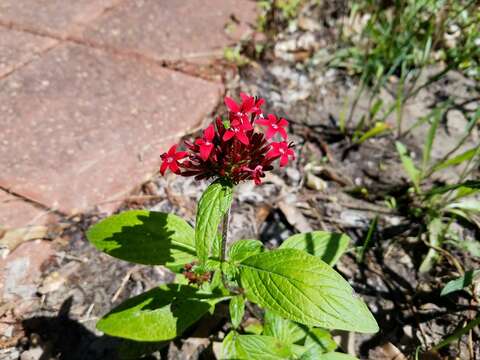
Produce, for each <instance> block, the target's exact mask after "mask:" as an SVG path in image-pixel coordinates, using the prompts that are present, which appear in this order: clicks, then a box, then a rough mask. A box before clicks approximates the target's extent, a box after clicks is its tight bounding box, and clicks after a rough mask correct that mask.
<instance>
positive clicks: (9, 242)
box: [0, 226, 48, 251]
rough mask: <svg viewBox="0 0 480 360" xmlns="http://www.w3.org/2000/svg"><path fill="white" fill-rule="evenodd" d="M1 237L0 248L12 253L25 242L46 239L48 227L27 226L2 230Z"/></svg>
mask: <svg viewBox="0 0 480 360" xmlns="http://www.w3.org/2000/svg"><path fill="white" fill-rule="evenodd" d="M2 231H3V236H2V237H1V238H0V247H4V248H7V249H8V250H10V251H13V250H14V249H15V248H16V247H17V246H18V245H20V244H21V243H23V242H25V241H30V240H35V239H43V238H46V237H47V234H48V227H46V226H28V227H24V228H17V229H2Z"/></svg>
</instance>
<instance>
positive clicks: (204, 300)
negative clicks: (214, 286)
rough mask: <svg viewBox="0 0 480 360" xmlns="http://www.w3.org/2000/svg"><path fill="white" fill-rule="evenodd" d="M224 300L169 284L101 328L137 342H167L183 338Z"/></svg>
mask: <svg viewBox="0 0 480 360" xmlns="http://www.w3.org/2000/svg"><path fill="white" fill-rule="evenodd" d="M221 300H223V298H221V297H218V296H216V295H212V294H206V293H202V292H200V291H199V290H198V289H196V288H194V287H191V286H187V285H177V284H169V285H163V286H160V287H157V288H154V289H152V290H150V291H147V292H145V293H143V294H141V295H138V296H135V297H133V298H131V299H129V300H127V301H125V302H124V303H123V304H121V305H120V306H118V307H116V308H115V309H113V310H112V311H111V312H109V313H108V314H107V315H105V316H104V317H103V318H102V319H101V320H100V321H99V322H98V323H97V328H98V329H99V330H100V331H103V332H104V333H106V334H108V335H111V336H116V337H121V338H126V339H131V340H137V341H163V340H170V339H173V338H175V337H176V336H178V335H180V334H181V333H182V332H183V331H184V330H185V329H187V328H188V327H189V326H190V325H192V324H193V323H195V322H196V321H198V320H199V319H200V318H201V317H202V316H203V315H205V314H206V313H207V312H208V311H209V310H210V309H212V308H213V307H214V306H215V304H216V303H217V302H219V301H221Z"/></svg>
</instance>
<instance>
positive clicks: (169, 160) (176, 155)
mask: <svg viewBox="0 0 480 360" xmlns="http://www.w3.org/2000/svg"><path fill="white" fill-rule="evenodd" d="M187 155H188V153H187V152H185V151H179V152H177V145H173V146H172V147H171V148H170V150H168V152H166V153H163V154H162V155H161V156H160V157H161V158H162V160H163V161H162V165H161V166H160V173H161V174H162V175H165V171H167V169H170V170H172V172H174V173H175V174H180V168H179V165H180V163H179V162H178V160H181V159H183V158H185V157H187Z"/></svg>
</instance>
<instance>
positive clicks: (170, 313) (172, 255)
mask: <svg viewBox="0 0 480 360" xmlns="http://www.w3.org/2000/svg"><path fill="white" fill-rule="evenodd" d="M225 104H226V106H227V108H228V110H229V111H228V116H227V117H225V118H221V117H218V118H217V119H216V120H215V121H214V122H213V123H212V124H210V125H209V126H208V127H207V128H206V129H205V130H204V131H203V134H202V135H201V136H200V137H199V138H198V139H196V140H194V141H191V142H190V141H186V142H185V143H184V147H185V151H179V150H177V146H176V145H173V146H172V147H171V148H170V149H169V150H168V151H167V152H166V153H164V154H162V155H161V159H162V164H161V167H160V173H161V174H162V175H164V174H165V173H166V172H167V171H168V170H170V171H172V172H173V173H175V174H178V175H181V176H194V177H195V179H198V180H202V179H208V180H209V181H211V183H210V185H209V186H208V188H207V189H206V190H205V192H204V193H203V194H202V196H201V198H200V201H199V203H198V208H197V215H196V221H195V227H194V228H193V227H192V226H190V225H189V224H188V223H187V222H186V221H185V220H183V219H181V218H180V217H178V216H176V215H174V214H168V213H161V212H153V211H146V210H131V211H126V212H123V213H120V214H117V215H114V216H111V217H109V218H107V219H104V220H103V221H101V222H99V223H98V224H96V225H94V226H93V227H92V228H91V229H90V230H89V231H88V233H87V237H88V239H89V240H90V242H91V243H92V244H93V245H95V246H96V247H97V248H98V249H100V250H102V251H104V252H106V253H107V254H109V255H111V256H114V257H117V258H120V259H122V260H126V261H130V262H134V263H139V264H147V265H164V266H166V267H167V268H169V269H170V270H172V271H173V272H174V273H176V280H175V281H174V282H173V283H171V284H167V285H161V286H158V287H155V288H154V289H151V290H149V291H147V292H145V293H143V294H141V295H138V296H136V297H133V298H131V299H129V300H127V301H126V302H124V303H123V304H121V305H120V306H118V307H117V308H115V309H113V310H112V311H111V312H110V313H108V314H107V315H105V316H104V317H103V318H102V319H101V320H100V321H99V322H98V323H97V327H98V329H99V330H101V331H103V332H105V333H106V334H109V335H112V336H116V337H121V338H126V339H130V340H135V341H141V342H162V341H168V340H172V339H174V338H176V337H177V336H179V335H181V334H182V333H183V332H184V331H185V330H186V329H187V328H189V327H190V326H191V325H192V324H194V323H195V322H197V321H199V320H200V319H201V318H202V317H203V316H204V315H206V314H207V313H209V312H210V313H213V311H214V310H215V307H216V305H217V304H219V303H221V302H224V301H229V314H230V322H229V324H231V325H230V329H231V330H230V332H229V333H228V334H227V335H226V336H225V337H224V338H223V343H222V346H221V347H220V350H219V351H217V352H216V355H217V357H218V358H221V359H352V358H353V357H351V356H349V355H346V354H342V353H339V352H335V351H334V350H335V349H336V344H335V342H334V341H333V340H332V338H331V336H330V333H329V330H331V329H341V330H348V331H357V332H364V333H374V332H376V331H378V325H377V323H376V321H375V319H374V318H373V316H372V314H371V313H370V311H369V309H368V308H367V306H366V304H365V303H364V302H363V300H362V299H360V297H358V296H357V295H356V294H355V293H354V291H353V289H352V288H351V287H350V285H349V284H348V282H347V281H345V280H344V279H343V277H342V276H341V275H340V274H338V273H337V272H336V271H335V270H334V269H333V268H332V266H333V265H334V264H335V262H336V261H337V260H338V259H339V257H340V256H341V255H342V254H343V252H344V251H345V250H346V248H347V247H348V244H349V238H348V237H347V236H346V235H343V234H335V233H327V232H324V231H313V232H310V233H303V234H296V235H294V236H292V237H290V238H288V239H287V240H286V241H284V242H283V243H282V244H281V246H280V247H279V248H278V249H275V250H267V249H265V248H264V246H263V244H262V242H260V241H258V240H253V239H242V240H237V241H236V242H233V243H232V244H231V246H230V247H229V248H228V249H227V244H228V243H229V242H227V236H228V224H229V217H230V207H231V204H232V200H233V193H234V187H235V185H237V184H238V183H240V182H241V181H254V182H255V184H257V185H260V184H261V182H262V178H264V176H265V172H266V171H270V170H272V169H273V168H274V166H275V165H277V164H278V165H279V166H280V167H283V166H286V165H287V164H288V162H289V161H290V160H293V159H295V152H294V145H293V143H292V142H289V139H288V135H287V126H288V122H287V120H285V119H283V118H278V117H277V116H275V115H273V114H264V113H263V111H262V105H263V104H264V100H263V99H258V98H255V97H253V96H249V95H246V94H241V101H240V103H237V102H235V101H234V100H233V99H231V98H229V97H226V98H225ZM248 304H256V306H258V308H261V309H263V310H264V311H263V319H261V320H262V322H263V327H262V328H261V329H260V330H259V329H257V330H256V331H254V333H253V334H252V333H251V332H252V331H250V330H249V327H248V326H243V325H244V324H243V317H244V314H245V306H246V305H248ZM220 310H221V308H220V309H219V310H217V311H220Z"/></svg>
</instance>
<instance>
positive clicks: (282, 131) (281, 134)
mask: <svg viewBox="0 0 480 360" xmlns="http://www.w3.org/2000/svg"><path fill="white" fill-rule="evenodd" d="M277 130H278V132H279V133H280V136H281V137H282V138H284V139H285V140H287V137H288V135H287V132H286V131H285V129H284V128H282V127H279V128H278V129H277Z"/></svg>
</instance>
